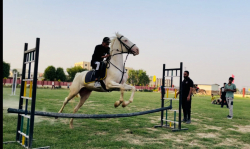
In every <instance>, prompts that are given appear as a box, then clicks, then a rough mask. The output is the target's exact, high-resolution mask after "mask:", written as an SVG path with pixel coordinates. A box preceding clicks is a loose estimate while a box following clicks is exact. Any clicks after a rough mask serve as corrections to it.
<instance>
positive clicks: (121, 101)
mask: <svg viewBox="0 0 250 149" xmlns="http://www.w3.org/2000/svg"><path fill="white" fill-rule="evenodd" d="M113 88H120V91H121V95H120V99H119V100H118V101H116V102H115V104H114V106H115V108H116V107H118V106H119V105H120V104H121V103H123V101H124V100H123V95H124V87H123V85H122V84H119V83H116V82H114V81H112V82H109V83H107V89H113Z"/></svg>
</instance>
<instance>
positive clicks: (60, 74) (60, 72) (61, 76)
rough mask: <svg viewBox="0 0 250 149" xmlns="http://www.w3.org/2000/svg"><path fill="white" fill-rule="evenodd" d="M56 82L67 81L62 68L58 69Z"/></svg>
mask: <svg viewBox="0 0 250 149" xmlns="http://www.w3.org/2000/svg"><path fill="white" fill-rule="evenodd" d="M56 80H61V81H66V75H65V73H64V71H63V68H61V67H58V68H57V69H56Z"/></svg>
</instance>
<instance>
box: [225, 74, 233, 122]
mask: <svg viewBox="0 0 250 149" xmlns="http://www.w3.org/2000/svg"><path fill="white" fill-rule="evenodd" d="M233 80H234V78H233V77H230V78H229V82H228V84H226V85H225V92H226V100H227V104H228V107H229V115H228V116H227V118H228V119H232V118H233V99H234V92H236V86H235V84H233V83H232V82H233Z"/></svg>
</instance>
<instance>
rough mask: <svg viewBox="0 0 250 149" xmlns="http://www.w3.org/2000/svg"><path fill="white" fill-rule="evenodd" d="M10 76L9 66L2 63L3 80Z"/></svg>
mask: <svg viewBox="0 0 250 149" xmlns="http://www.w3.org/2000/svg"><path fill="white" fill-rule="evenodd" d="M9 75H10V64H9V63H5V62H4V61H3V78H8V77H9Z"/></svg>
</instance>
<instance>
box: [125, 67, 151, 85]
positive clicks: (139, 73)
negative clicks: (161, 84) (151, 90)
mask: <svg viewBox="0 0 250 149" xmlns="http://www.w3.org/2000/svg"><path fill="white" fill-rule="evenodd" d="M128 76H129V78H128V80H127V82H128V83H129V84H133V85H136V86H138V85H140V84H141V85H142V86H145V85H147V84H149V82H150V80H149V77H148V75H147V73H146V71H143V70H131V71H129V74H128Z"/></svg>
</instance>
